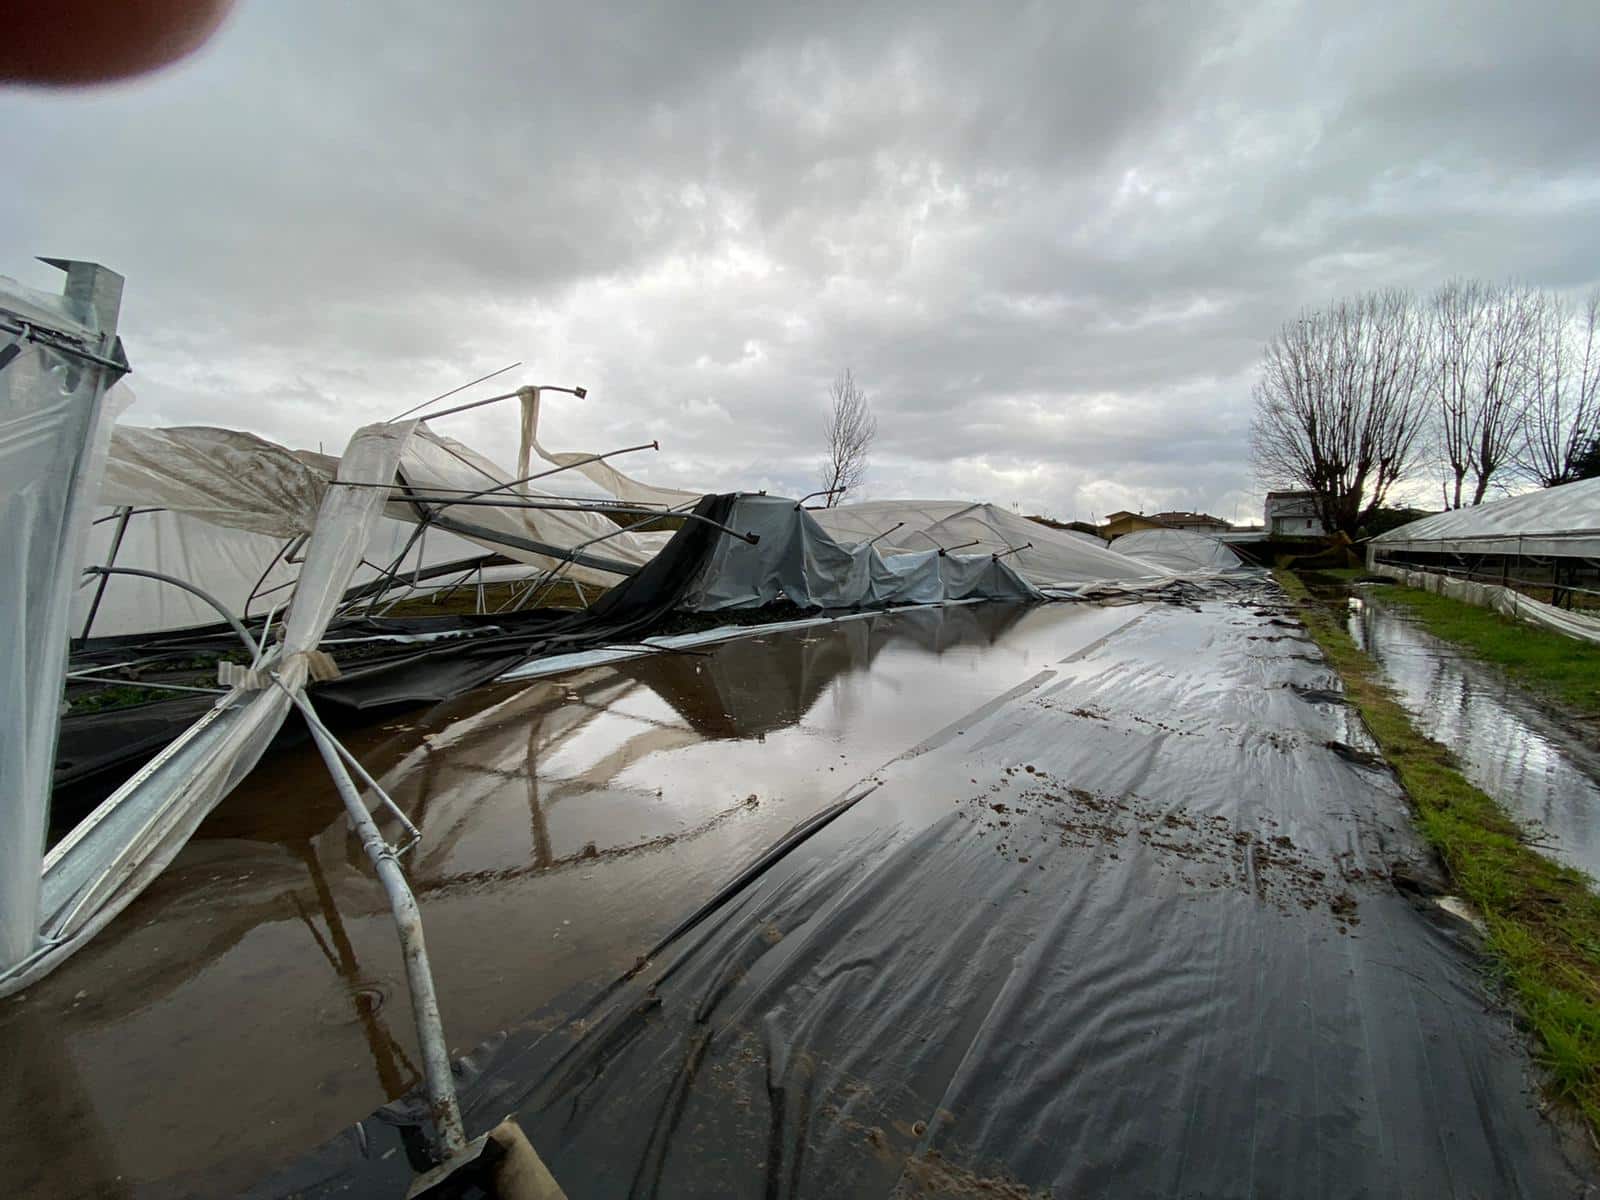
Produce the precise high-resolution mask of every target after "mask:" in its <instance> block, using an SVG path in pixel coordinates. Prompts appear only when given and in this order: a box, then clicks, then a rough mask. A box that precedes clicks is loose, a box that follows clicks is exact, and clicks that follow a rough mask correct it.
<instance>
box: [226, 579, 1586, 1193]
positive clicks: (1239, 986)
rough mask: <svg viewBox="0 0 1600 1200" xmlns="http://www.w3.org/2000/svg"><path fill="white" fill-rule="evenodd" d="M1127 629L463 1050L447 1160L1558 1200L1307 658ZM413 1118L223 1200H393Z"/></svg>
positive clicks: (764, 1182)
mask: <svg viewBox="0 0 1600 1200" xmlns="http://www.w3.org/2000/svg"><path fill="white" fill-rule="evenodd" d="M1128 615H1129V622H1128V624H1126V625H1125V626H1123V627H1121V628H1120V629H1118V630H1117V631H1116V632H1115V633H1113V634H1111V635H1110V636H1108V637H1107V638H1105V639H1102V640H1101V641H1100V642H1097V643H1095V644H1093V645H1091V646H1089V647H1087V648H1086V649H1084V650H1082V651H1079V652H1078V653H1076V654H1074V655H1072V656H1070V657H1069V658H1068V659H1065V660H1063V661H1061V662H1057V663H1052V664H1049V665H1047V666H1043V668H1042V669H1041V670H1040V671H1039V672H1038V674H1036V675H1035V676H1034V677H1032V678H1031V679H1030V680H1028V681H1027V682H1026V683H1024V684H1023V685H1021V686H1019V687H1018V688H1016V689H1013V691H1012V692H1010V693H1008V694H1007V695H1006V696H1003V697H1001V698H999V699H998V700H992V701H989V702H987V703H983V704H981V705H975V707H974V710H973V711H972V712H971V713H970V714H969V716H968V717H967V718H965V719H963V720H961V721H959V722H957V723H956V724H954V725H952V726H950V727H948V728H947V729H945V730H944V731H942V732H941V733H939V734H937V735H935V736H933V737H931V738H929V739H928V740H927V741H925V742H924V743H923V744H921V745H920V746H917V747H915V748H913V749H911V750H910V751H908V752H907V753H905V754H904V755H902V756H901V757H899V758H898V759H896V760H895V761H894V762H892V763H890V764H888V765H887V766H886V767H884V768H883V769H882V770H880V771H879V772H877V773H876V774H875V775H873V776H871V777H869V778H867V779H864V780H861V781H860V782H859V783H858V784H856V785H855V786H854V787H853V788H852V789H849V790H848V791H847V792H846V793H845V794H844V795H842V796H841V799H840V802H839V804H838V805H837V806H836V807H835V808H833V809H830V810H829V811H828V812H826V813H824V814H823V815H821V816H820V817H818V818H815V819H813V820H812V821H811V822H808V823H807V825H806V826H804V827H803V828H801V829H800V830H798V831H796V833H795V834H794V835H792V836H791V837H790V838H789V839H787V840H786V841H785V843H783V844H782V845H780V846H779V847H777V848H775V849H774V851H773V852H771V853H770V854H768V855H767V856H765V857H764V858H763V859H762V860H761V861H759V862H757V863H755V864H753V865H751V866H750V867H749V868H748V869H746V870H744V871H742V872H738V873H737V874H736V876H735V877H734V879H733V881H732V882H731V883H730V885H729V886H728V887H727V888H726V889H724V891H723V892H722V893H721V894H720V895H719V896H718V897H717V898H716V899H714V900H713V901H712V902H711V903H709V904H708V905H706V906H705V907H704V908H703V909H702V910H701V911H699V912H697V913H695V914H690V915H689V916H688V917H687V918H686V920H685V922H684V923H683V925H682V926H680V928H679V930H678V931H677V932H676V933H675V934H674V935H673V936H671V937H669V938H668V939H667V940H666V941H665V942H664V943H663V944H662V945H660V946H658V947H656V948H654V949H653V950H648V952H646V953H644V958H643V960H642V962H641V965H640V967H639V968H638V969H637V970H636V971H635V972H633V973H632V974H631V975H630V976H629V977H627V978H625V979H623V980H620V981H618V982H616V983H615V984H613V985H611V986H609V987H607V988H605V989H603V990H601V991H600V992H599V993H598V994H597V995H594V996H592V997H590V998H588V999H587V1000H586V1001H584V1002H583V1003H581V1004H575V1005H573V1006H570V1007H566V1008H562V1007H560V1006H558V1008H557V1009H556V1010H555V1011H551V1012H545V1013H540V1014H532V1015H531V1019H530V1021H529V1023H528V1024H527V1025H526V1026H524V1027H523V1028H521V1029H519V1030H516V1031H512V1032H511V1033H509V1034H508V1035H506V1036H505V1037H504V1038H503V1039H501V1040H499V1041H497V1042H496V1043H494V1044H492V1045H490V1046H486V1047H484V1048H482V1049H481V1050H480V1051H479V1052H478V1053H477V1054H476V1055H475V1056H474V1057H473V1059H472V1061H471V1062H470V1063H465V1064H463V1067H462V1078H461V1081H462V1089H463V1098H464V1102H465V1105H466V1111H467V1116H468V1121H469V1124H470V1125H471V1126H472V1130H473V1131H474V1132H476V1131H481V1130H483V1129H486V1128H488V1127H489V1126H492V1125H493V1124H495V1123H496V1122H497V1121H498V1120H499V1119H500V1118H501V1117H502V1116H504V1115H505V1114H507V1113H515V1114H517V1116H518V1118H519V1120H520V1121H521V1123H522V1125H523V1128H524V1129H525V1130H526V1131H527V1133H528V1134H529V1136H530V1138H531V1139H532V1141H533V1143H534V1145H535V1146H536V1147H537V1149H538V1150H539V1152H540V1153H541V1155H542V1156H543V1157H544V1159H545V1161H546V1162H547V1163H548V1165H549V1166H550V1168H551V1170H552V1171H553V1172H554V1174H555V1176H556V1178H557V1179H558V1180H559V1181H560V1182H561V1184H562V1186H563V1188H564V1189H565V1190H566V1192H567V1195H568V1196H570V1197H573V1198H574V1200H576V1198H579V1197H589V1196H625V1195H628V1196H632V1195H640V1196H646V1195H661V1196H685V1195H688V1196H818V1197H821V1196H841V1195H883V1196H887V1195H919V1194H927V1195H940V1194H944V1195H994V1196H1007V1197H1019V1196H1030V1195H1039V1196H1042V1195H1047V1194H1048V1195H1051V1196H1054V1197H1068V1196H1139V1197H1142V1196H1152V1197H1153V1196H1162V1197H1166V1196H1204V1197H1223V1196H1227V1197H1232V1196H1240V1197H1243V1196H1417V1197H1436V1196H1460V1197H1467V1196H1529V1197H1533V1196H1538V1197H1544V1196H1575V1195H1584V1194H1588V1185H1587V1184H1586V1183H1585V1181H1584V1173H1585V1172H1586V1171H1588V1170H1590V1169H1591V1168H1592V1163H1591V1161H1590V1160H1589V1159H1588V1158H1587V1156H1585V1155H1581V1154H1580V1152H1579V1151H1577V1150H1575V1149H1572V1148H1571V1146H1570V1145H1569V1143H1568V1141H1567V1140H1565V1139H1564V1138H1563V1136H1562V1134H1561V1132H1560V1131H1559V1130H1558V1129H1557V1128H1556V1127H1554V1126H1553V1125H1552V1124H1551V1123H1550V1122H1549V1121H1548V1120H1547V1119H1546V1118H1545V1117H1543V1116H1541V1114H1540V1111H1539V1105H1538V1097H1537V1094H1536V1090H1535V1088H1536V1081H1535V1079H1534V1077H1533V1073H1532V1068H1531V1060H1530V1057H1529V1052H1528V1048H1527V1046H1526V1045H1525V1043H1524V1041H1523V1039H1522V1038H1521V1036H1520V1035H1519V1034H1518V1033H1517V1032H1516V1030H1515V1028H1514V1025H1513V1022H1512V1018H1511V1015H1510V1013H1509V1011H1508V1010H1507V1008H1506V1007H1505V1006H1504V1004H1503V1003H1502V1000H1501V998H1500V997H1499V996H1498V995H1497V993H1496V991H1495V988H1494V985H1493V984H1492V982H1491V981H1490V980H1489V978H1488V977H1487V975H1486V973H1485V969H1484V965H1483V960H1482V958H1481V955H1480V953H1479V951H1478V949H1477V946H1476V943H1475V942H1474V940H1473V935H1472V934H1471V932H1470V929H1469V928H1468V927H1467V926H1465V925H1464V924H1462V923H1461V922H1460V921H1459V920H1458V919H1456V918H1454V917H1451V916H1448V915H1446V914H1445V913H1444V912H1443V911H1442V910H1441V909H1440V908H1439V907H1438V906H1437V904H1436V903H1435V902H1434V901H1433V899H1431V898H1430V896H1429V895H1428V893H1429V892H1430V890H1431V889H1432V888H1433V886H1434V881H1435V880H1436V878H1437V877H1436V875H1435V874H1434V872H1433V868H1432V864H1431V860H1430V858H1429V856H1428V854H1427V853H1426V851H1425V850H1424V848H1423V847H1422V845H1421V844H1420V843H1419V841H1418V839H1417V837H1416V835H1415V834H1414V832H1413V831H1412V829H1411V827H1410V824H1409V821H1408V819H1407V816H1406V814H1405V810H1404V807H1403V798H1402V796H1401V794H1400V792H1399V790H1398V788H1397V785H1396V784H1395V782H1394V780H1393V778H1392V777H1391V776H1390V774H1389V773H1388V772H1387V771H1386V770H1385V769H1383V768H1381V767H1376V766H1373V765H1371V764H1370V763H1369V762H1368V761H1366V759H1365V757H1364V755H1363V754H1362V753H1361V748H1362V747H1361V742H1362V734H1361V732H1360V729H1359V727H1358V726H1354V725H1353V724H1352V722H1351V721H1350V720H1349V719H1348V717H1347V713H1346V710H1345V709H1344V708H1343V707H1342V706H1341V705H1340V704H1339V703H1338V702H1337V697H1336V696H1335V695H1333V694H1332V690H1333V689H1335V688H1336V679H1335V677H1334V676H1333V675H1332V674H1331V673H1330V672H1329V671H1328V669H1327V668H1326V667H1325V665H1323V663H1322V662H1321V660H1320V658H1319V657H1318V655H1317V654H1316V652H1315V650H1314V647H1313V646H1312V645H1311V644H1310V643H1309V642H1308V641H1307V640H1305V638H1304V637H1303V635H1302V634H1300V633H1299V632H1298V631H1297V630H1295V629H1294V628H1292V627H1290V626H1289V625H1287V624H1286V623H1285V622H1284V620H1283V617H1282V615H1281V614H1279V613H1274V612H1273V611H1271V609H1270V608H1252V607H1250V606H1249V605H1248V604H1240V603H1233V604H1224V603H1207V604H1202V605H1200V606H1198V607H1196V608H1190V607H1176V606H1163V607H1159V608H1155V609H1150V610H1137V609H1130V610H1129V614H1128ZM951 686H953V687H959V686H961V682H960V680H959V678H953V679H952V680H951ZM863 719H871V716H870V714H863ZM487 932H488V931H486V933H487ZM641 950H642V952H644V951H645V950H646V948H641ZM531 952H532V951H529V950H525V949H524V948H523V947H519V946H506V947H505V953H506V954H507V955H516V954H519V953H531ZM422 1112H423V1109H422V1107H421V1106H420V1105H418V1104H407V1103H405V1102H402V1103H399V1104H396V1105H393V1106H391V1107H390V1108H388V1109H386V1110H383V1111H381V1112H380V1113H378V1114H376V1115H375V1116H374V1117H372V1118H370V1119H368V1120H367V1121H365V1122H363V1123H362V1126H361V1128H360V1130H359V1131H356V1130H352V1131H350V1132H348V1133H346V1134H344V1135H341V1136H340V1137H338V1138H336V1139H335V1140H333V1141H332V1142H330V1143H329V1144H327V1145H326V1146H324V1147H323V1148H322V1149H321V1150H319V1151H317V1152H316V1153H314V1154H311V1155H309V1156H308V1157H307V1158H306V1159H304V1160H303V1161H301V1162H299V1163H297V1164H295V1165H293V1166H292V1167H289V1168H287V1169H286V1170H285V1171H284V1172H283V1173H282V1174H281V1175H279V1176H277V1177H275V1178H273V1179H271V1180H269V1181H266V1182H264V1183H263V1184H262V1186H261V1187H260V1189H259V1190H258V1193H257V1194H260V1195H286V1194H295V1195H333V1194H339V1195H373V1196H389V1195H395V1194H399V1193H400V1192H402V1191H403V1190H404V1187H405V1183H406V1179H407V1175H408V1173H409V1171H410V1170H411V1169H412V1166H414V1165H415V1162H416V1156H417V1155H419V1154H420V1147H421V1146H422V1145H423V1141H422V1139H421V1138H419V1137H418V1132H419V1125H418V1122H419V1121H421V1120H422V1119H423V1118H422ZM408 1154H410V1155H411V1156H412V1162H411V1163H408V1161H407V1160H408Z"/></svg>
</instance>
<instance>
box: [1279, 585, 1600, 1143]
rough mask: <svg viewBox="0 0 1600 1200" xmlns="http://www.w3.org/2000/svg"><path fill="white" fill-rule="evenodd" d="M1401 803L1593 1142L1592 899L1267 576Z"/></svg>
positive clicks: (1599, 1115)
mask: <svg viewBox="0 0 1600 1200" xmlns="http://www.w3.org/2000/svg"><path fill="white" fill-rule="evenodd" d="M1274 575H1275V576H1276V578H1277V580H1278V582H1279V584H1280V585H1281V586H1282V587H1283V590H1284V591H1285V592H1286V593H1287V594H1288V596H1289V598H1290V599H1291V600H1292V601H1293V602H1294V603H1295V605H1296V607H1297V608H1298V609H1299V611H1300V616H1301V618H1302V619H1303V620H1304V621H1305V624H1306V628H1307V630H1308V631H1309V632H1310V633H1311V635H1312V637H1314V638H1315V639H1316V640H1317V642H1318V644H1319V645H1320V646H1321V647H1322V649H1323V652H1324V653H1325V654H1326V655H1327V657H1328V660H1329V662H1330V663H1332V665H1333V666H1334V668H1335V669H1336V670H1337V671H1338V672H1339V674H1340V675H1341V676H1342V677H1343V679H1344V685H1345V691H1346V694H1347V695H1348V697H1349V699H1350V702H1351V703H1352V704H1354V705H1355V706H1356V708H1357V709H1358V710H1359V711H1360V713H1361V715H1362V717H1363V718H1364V719H1365V721H1366V723H1367V727H1368V728H1369V729H1370V730H1371V731H1372V734H1373V737H1374V738H1376V739H1377V742H1378V745H1379V746H1380V747H1381V748H1382V750H1383V753H1384V755H1385V756H1386V757H1387V758H1388V760H1389V762H1390V764H1391V765H1392V766H1393V767H1394V769H1395V771H1396V772H1397V774H1398V775H1399V778H1400V782H1401V784H1402V785H1403V786H1404V787H1405V790H1406V792H1407V794H1408V795H1409V796H1410V798H1411V803H1412V805H1413V808H1414V813H1415V817H1416V821H1417V825H1418V827H1419V828H1420V829H1421V830H1422V833H1423V835H1424V836H1425V837H1426V838H1427V839H1428V841H1429V842H1431V843H1432V844H1433V846H1434V847H1435V848H1436V849H1437V850H1438V852H1439V854H1440V856H1441V857H1442V858H1443V860H1444V862H1445V865H1446V867H1447V868H1448V869H1449V871H1450V874H1451V876H1452V878H1453V879H1454V885H1455V887H1456V889H1457V891H1458V892H1459V893H1460V895H1461V896H1462V897H1464V898H1465V899H1467V900H1469V901H1470V902H1471V903H1472V904H1473V905H1474V906H1475V907H1476V908H1477V909H1478V911H1479V912H1480V913H1481V914H1482V915H1483V919H1484V922H1485V924H1486V925H1487V928H1488V946H1489V950H1490V953H1491V954H1492V956H1493V958H1494V961H1495V963H1496V964H1497V966H1498V967H1499V970H1500V972H1501V974H1502V976H1503V978H1504V980H1505V982H1506V984H1507V986H1508V987H1509V988H1510V990H1511V991H1512V992H1513V993H1514V994H1515V996H1516V997H1517V999H1518V1000H1519V1001H1520V1003H1521V1006H1522V1010H1523V1013H1524V1015H1525V1016H1526V1018H1527V1021H1528V1026H1529V1028H1530V1029H1531V1030H1532V1032H1533V1034H1534V1036H1535V1037H1536V1039H1537V1041H1538V1055H1539V1059H1540V1061H1541V1063H1542V1064H1543V1065H1544V1066H1545V1068H1546V1069H1547V1070H1548V1071H1549V1088H1550V1091H1551V1092H1552V1094H1553V1095H1554V1096H1555V1098H1556V1099H1558V1100H1560V1101H1562V1102H1563V1103H1565V1104H1568V1105H1570V1106H1572V1108H1574V1109H1575V1110H1576V1111H1577V1112H1578V1113H1579V1115H1580V1116H1581V1117H1582V1119H1583V1120H1584V1122H1585V1123H1586V1124H1587V1125H1588V1128H1589V1131H1590V1134H1591V1136H1592V1137H1594V1136H1597V1135H1600V897H1597V896H1596V895H1595V893H1594V892H1593V891H1592V890H1591V887H1590V885H1589V883H1588V881H1587V879H1586V878H1585V876H1583V875H1582V874H1580V873H1579V872H1576V871H1572V870H1569V869H1568V868H1566V867H1562V866H1559V865H1557V864H1556V863H1553V862H1551V861H1550V860H1549V859H1548V858H1545V857H1544V856H1543V855H1541V854H1539V853H1537V852H1535V851H1534V850H1532V849H1531V848H1529V847H1528V845H1527V844H1526V843H1525V842H1524V840H1523V837H1522V833H1521V831H1520V829H1519V828H1518V827H1517V825H1516V823H1515V822H1514V821H1512V820H1511V818H1510V817H1509V816H1507V814H1506V813H1505V811H1504V810H1503V809H1502V808H1501V807H1500V806H1499V805H1498V804H1496V803H1495V802H1494V801H1493V800H1492V799H1490V798H1489V797H1488V796H1487V795H1485V794H1484V793H1483V792H1481V791H1479V790H1478V789H1477V788H1475V787H1473V786H1472V785H1471V784H1470V783H1468V782H1467V781H1466V779H1465V778H1463V777H1462V775H1461V772H1460V771H1459V770H1458V769H1457V767H1456V763H1455V761H1454V759H1453V757H1452V756H1451V754H1450V752H1449V751H1448V750H1446V749H1445V748H1444V747H1443V746H1441V745H1439V743H1437V742H1435V741H1433V740H1431V739H1430V738H1426V737H1424V736H1423V735H1422V734H1420V733H1418V732H1417V730H1416V729H1415V728H1414V727H1413V726H1412V724H1411V720H1410V718H1409V717H1408V716H1407V715H1406V712H1405V710H1404V709H1403V708H1402V707H1401V706H1400V705H1399V703H1398V702H1397V701H1396V700H1395V698H1394V696H1393V695H1392V694H1391V693H1390V691H1389V690H1388V688H1387V687H1385V686H1384V685H1383V683H1382V682H1381V676H1380V674H1379V671H1378V667H1377V664H1376V663H1374V662H1373V661H1372V659H1371V658H1369V657H1368V656H1367V655H1366V654H1364V653H1363V652H1362V651H1361V650H1360V649H1359V648H1357V646H1356V644H1355V643H1354V642H1353V641H1352V640H1351V638H1350V635H1349V634H1348V633H1347V632H1346V630H1345V628H1344V625H1343V623H1342V621H1341V620H1340V619H1339V617H1337V616H1336V615H1335V614H1334V613H1333V612H1332V611H1331V610H1330V609H1329V608H1328V607H1327V606H1325V605H1323V604H1321V603H1318V602H1317V601H1316V600H1314V599H1313V598H1312V597H1311V594H1310V593H1309V592H1308V591H1307V590H1306V587H1305V585H1304V584H1303V583H1302V582H1301V581H1300V580H1299V579H1298V578H1297V577H1296V576H1295V575H1294V574H1293V573H1291V572H1289V571H1282V570H1280V571H1276V572H1274Z"/></svg>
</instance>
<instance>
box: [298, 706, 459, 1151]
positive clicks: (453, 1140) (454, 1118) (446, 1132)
mask: <svg viewBox="0 0 1600 1200" xmlns="http://www.w3.org/2000/svg"><path fill="white" fill-rule="evenodd" d="M280 685H281V686H287V685H282V683H281V681H280ZM291 694H292V693H291ZM306 725H307V727H308V728H309V729H310V730H311V738H312V740H313V741H314V742H316V744H317V751H318V753H320V754H321V755H322V761H323V762H324V763H325V764H326V765H327V768H328V774H330V775H332V776H333V783H334V786H335V787H337V788H338V789H339V798H340V799H341V800H343V801H344V809H345V812H346V813H347V814H348V815H349V817H350V824H351V825H353V826H354V827H355V830H356V833H357V835H358V836H359V837H360V839H361V848H362V849H363V850H365V851H366V854H367V857H368V858H369V859H371V860H372V866H373V869H374V870H375V871H377V873H378V879H379V881H380V882H381V883H382V884H383V890H384V891H385V892H387V893H388V894H389V907H390V909H392V910H393V912H394V926H395V932H396V933H397V934H399V936H400V950H401V954H402V956H403V957H404V958H405V963H406V984H407V986H408V987H409V988H410V990H411V1011H412V1013H413V1015H414V1016H415V1018H416V1024H417V1041H418V1042H419V1043H420V1044H421V1046H422V1069H423V1075H424V1077H425V1079H426V1082H427V1088H428V1109H429V1112H430V1113H431V1114H432V1116H433V1124H434V1128H435V1129H437V1130H438V1133H439V1145H438V1148H437V1149H438V1153H439V1157H440V1159H441V1161H446V1162H448V1161H449V1160H450V1159H452V1158H455V1157H457V1156H458V1155H460V1154H462V1153H463V1152H464V1151H465V1150H466V1148H467V1131H466V1127H465V1126H464V1125H463V1124H462V1121H461V1105H460V1103H459V1102H458V1101H457V1099H456V1086H455V1080H454V1079H453V1077H452V1076H451V1074H450V1052H449V1050H448V1049H447V1048H446V1046H445V1040H444V1019H443V1017H441V1016H440V1014H439V997H438V995H437V993H435V991H434V989H433V971H432V970H431V969H430V967H429V966H428V947H427V943H426V942H425V940H424V938H423V934H422V913H421V912H420V911H419V910H418V908H417V900H416V897H415V896H413V895H412V894H411V887H410V885H409V884H407V883H406V876H405V872H404V871H402V870H401V869H400V862H399V859H398V857H397V855H396V852H395V849H394V847H393V846H391V845H389V843H388V842H386V841H384V840H383V834H381V833H379V832H378V826H377V823H376V822H374V821H373V819H372V814H371V813H369V812H368V811H367V806H366V805H365V804H364V803H363V802H362V800H361V794H360V793H359V792H358V791H357V790H356V785H355V782H354V781H353V780H352V779H351V778H350V775H349V773H348V772H346V771H345V769H344V761H343V759H341V757H340V755H339V751H338V749H337V748H335V746H334V744H333V739H332V738H330V737H329V736H328V734H327V732H326V731H325V730H324V729H323V726H322V722H321V721H315V722H312V721H307V722H306Z"/></svg>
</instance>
